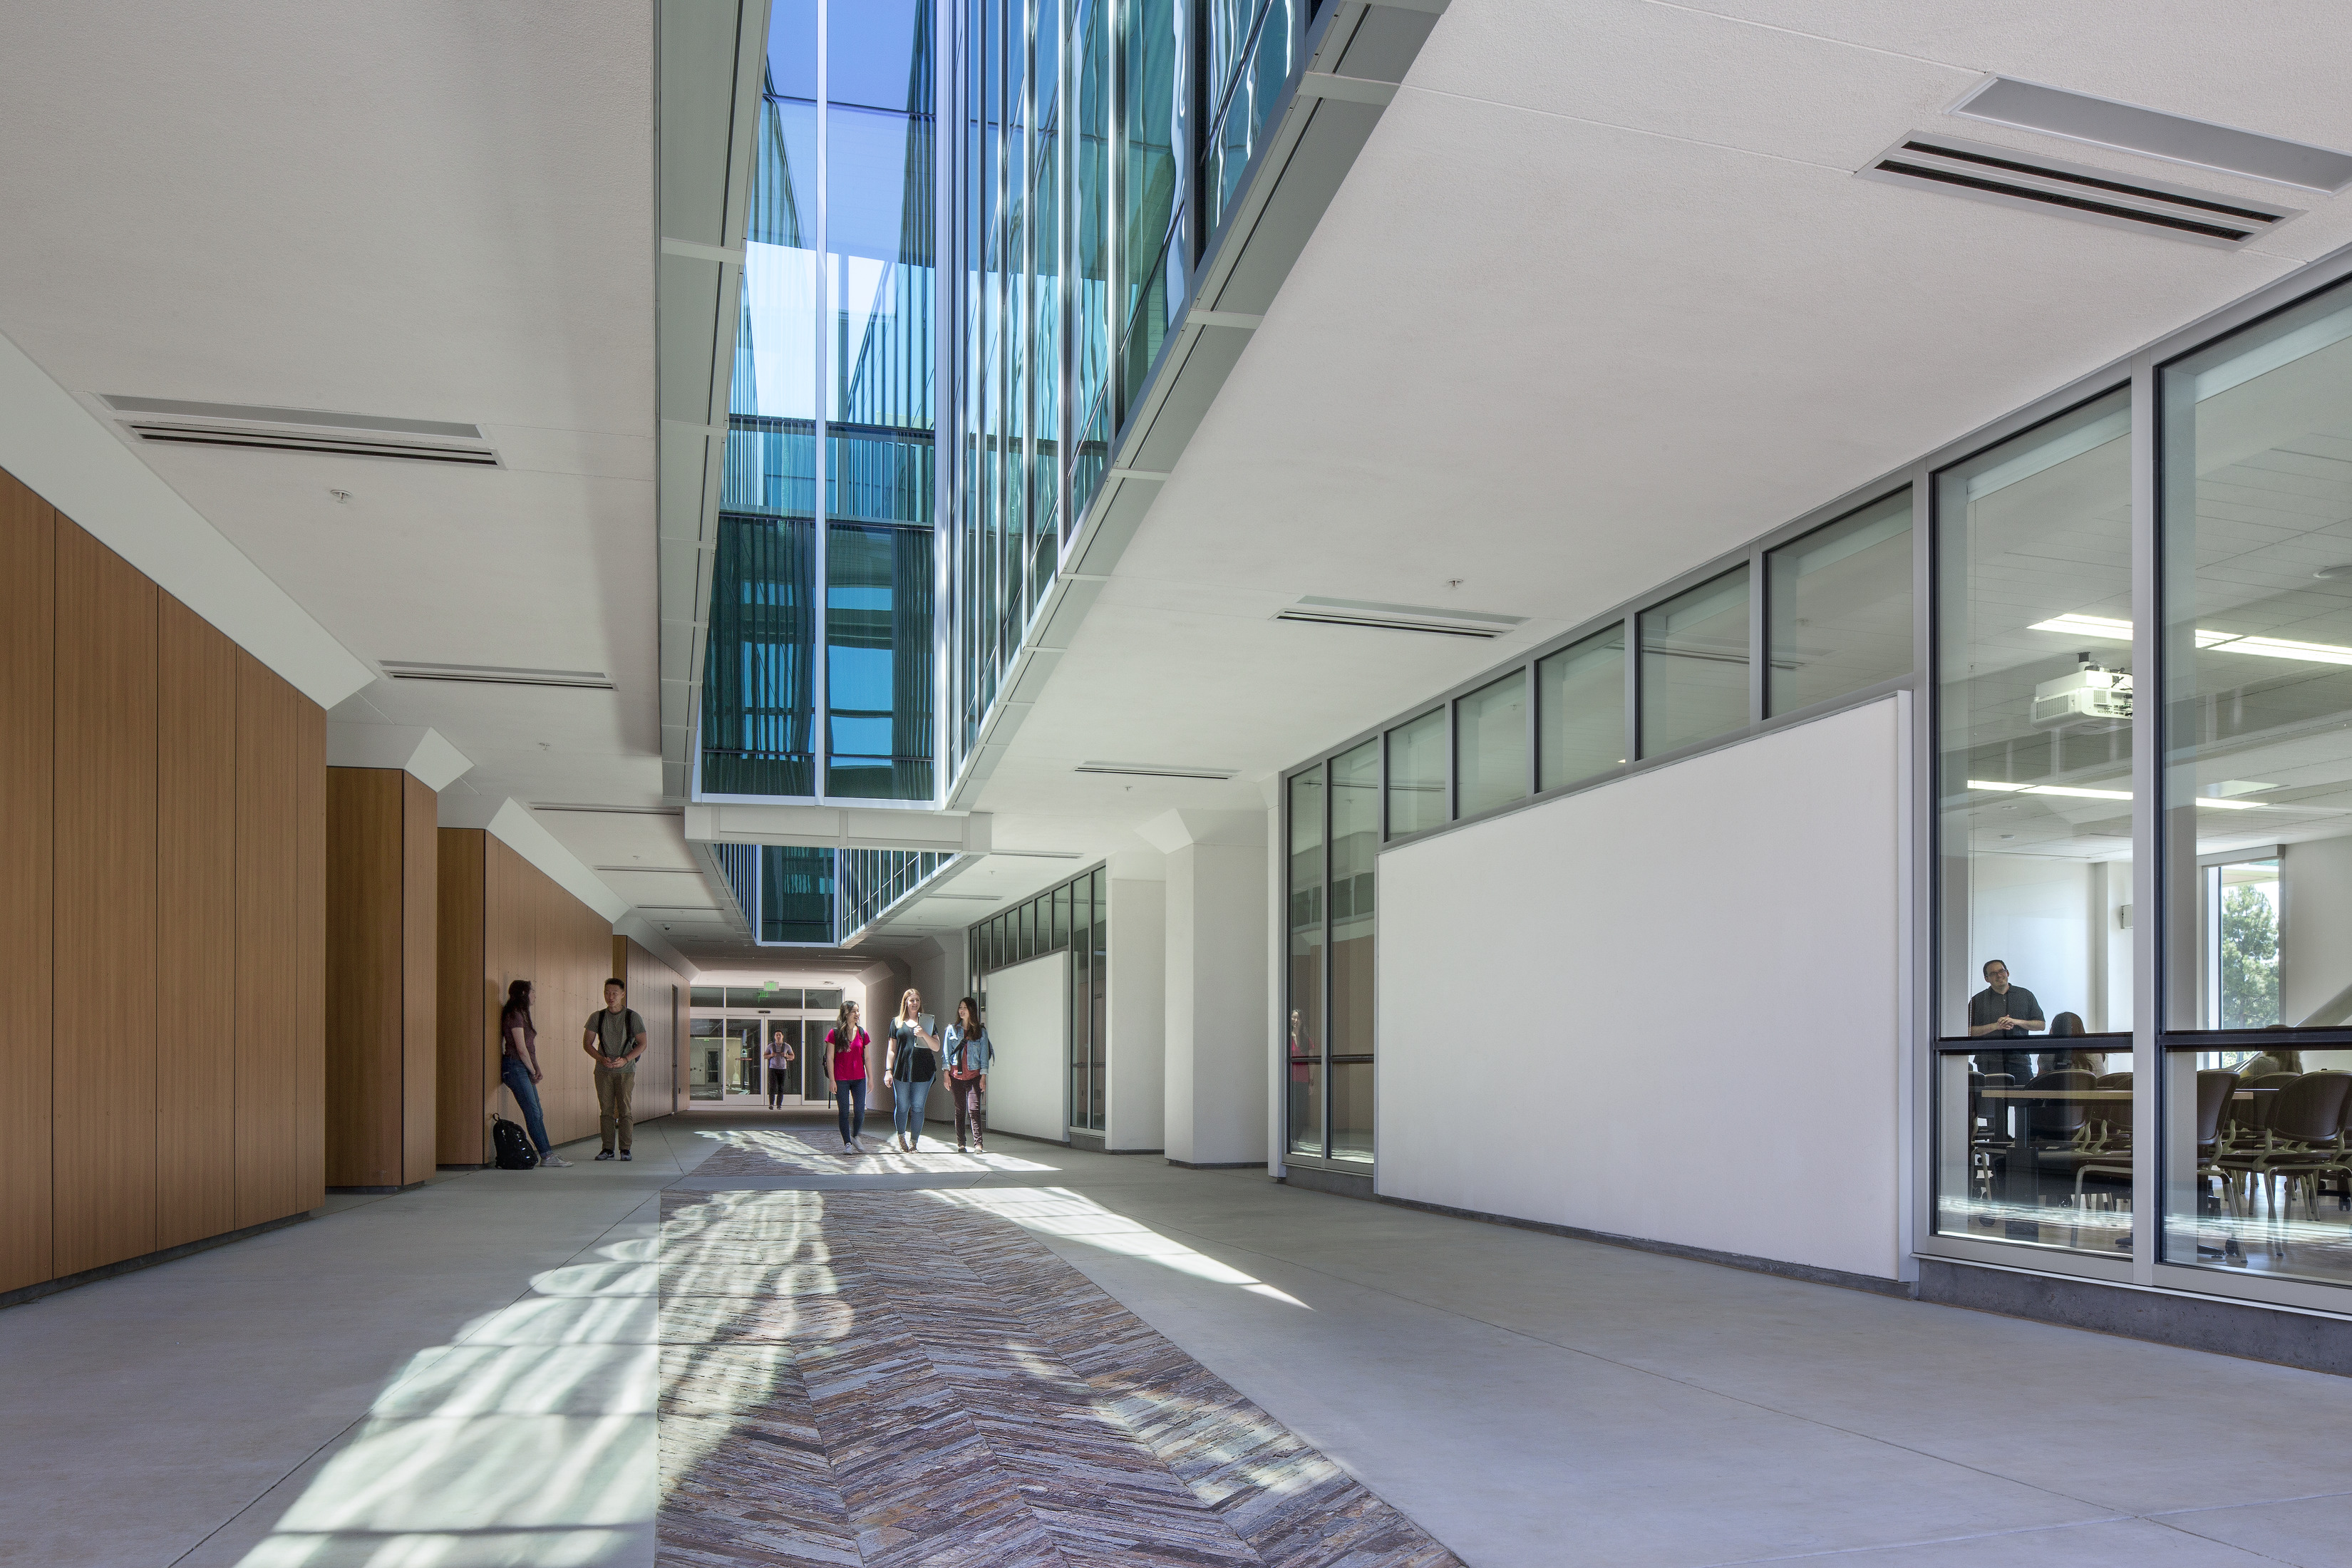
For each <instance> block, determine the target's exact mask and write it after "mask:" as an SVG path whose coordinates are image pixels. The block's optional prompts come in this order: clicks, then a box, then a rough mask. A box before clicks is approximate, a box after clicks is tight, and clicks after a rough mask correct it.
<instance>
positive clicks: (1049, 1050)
mask: <svg viewBox="0 0 2352 1568" xmlns="http://www.w3.org/2000/svg"><path fill="white" fill-rule="evenodd" d="M1069 996H1070V955H1069V953H1068V952H1049V953H1047V954H1045V956H1044V957H1043V958H1033V959H1030V960H1029V961H1028V962H1027V963H1016V964H1014V965H1013V967H1012V968H1010V969H1000V970H998V971H996V972H995V973H992V974H991V975H990V976H989V977H988V1032H989V1033H990V1034H991V1035H992V1036H993V1037H995V1040H996V1057H995V1060H994V1061H993V1063H992V1065H991V1066H990V1068H989V1069H988V1124H989V1126H990V1127H992V1128H997V1129H1001V1130H1003V1131H1006V1132H1018V1133H1021V1134H1022V1135H1023V1136H1024V1137H1029V1138H1050V1139H1052V1140H1054V1142H1057V1143H1058V1142H1063V1141H1065V1140H1066V1139H1067V1138H1068V1137H1069V1135H1070V1134H1069V1122H1068V1121H1066V1120H1065V1116H1066V1112H1065V1110H1064V1108H1063V1099H1064V1090H1065V1088H1066V1080H1067V1079H1068V1077H1069V1068H1068V1062H1069V1037H1068V1035H1067V1034H1066V1033H1065V1029H1066V1016H1067V1014H1068V1009H1069Z"/></svg>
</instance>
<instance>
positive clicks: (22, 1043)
mask: <svg viewBox="0 0 2352 1568" xmlns="http://www.w3.org/2000/svg"><path fill="white" fill-rule="evenodd" d="M325 770H326V716H325V714H324V713H323V712H322V711H320V709H319V707H318V706H317V704H315V703H312V702H310V700H307V699H305V698H304V697H302V696H301V694H300V693H299V692H297V691H296V690H295V689H293V688H292V687H291V686H289V685H288V684H287V683H286V682H285V681H284V680H283V679H280V678H279V677H278V676H277V675H276V674H275V673H273V672H272V671H270V670H269V669H268V668H266V667H264V666H263V665H261V664H260V663H259V662H258V661H257V660H256V659H254V658H252V657H251V656H250V655H248V654H247V653H245V652H244V651H243V650H242V649H240V648H238V647H236V645H235V644H234V643H232V642H230V641H229V640H228V638H226V637H224V636H223V635H222V634H221V633H219V632H218V631H216V630H215V629H214V628H213V627H212V626H210V625H209V624H207V623H206V622H205V621H204V620H203V619H202V618H201V617H199V616H196V615H195V614H194V613H193V612H192V611H190V610H189V609H188V608H187V607H186V606H185V605H182V604H181V603H180V602H179V601H178V600H176V599H174V598H173V597H172V596H171V595H168V594H166V593H163V591H162V590H160V589H158V588H157V587H156V586H155V584H153V583H152V581H150V580H149V579H148V578H147V577H146V576H145V575H144V574H142V573H140V572H139V571H137V570H136V569H134V568H133V567H132V566H131V564H130V563H128V562H126V561H124V560H123V559H122V558H121V556H119V555H117V554H115V553H114V552H112V551H110V550H109V549H108V548H106V546H105V545H103V544H101V543H100V542H98V541H97V540H96V539H94V538H92V537H91V536H90V535H89V533H88V532H86V531H83V530H82V529H81V528H79V527H78V526H76V525H75V524H74V523H73V522H72V521H70V520H69V519H67V518H64V517H61V516H59V515H58V513H57V512H56V511H55V510H52V509H51V508H50V507H49V506H48V505H47V503H46V502H45V501H43V500H41V498H40V497H39V496H37V495H36V494H35V493H34V492H32V491H31V490H29V489H26V487H24V486H23V485H21V484H19V483H18V482H17V481H16V480H15V479H12V478H10V477H8V476H7V475H5V474H0V873H5V886H6V888H7V889H8V897H7V898H6V899H5V900H0V921H5V922H6V923H5V931H0V940H5V942H6V943H7V947H6V951H7V952H9V954H10V963H8V964H7V965H5V966H0V1075H5V1079H4V1080H5V1082H6V1084H7V1085H8V1092H7V1093H6V1094H5V1095H0V1291H5V1290H11V1289H20V1288H22V1287H24V1286H27V1285H35V1284H38V1283H40V1282H42V1281H43V1280H47V1279H55V1278H58V1277H59V1276H63V1275H69V1274H76V1273H79V1272H81V1271H83V1270H85V1269H89V1268H100V1267H103V1266H105V1265H107V1264H110V1263H119V1262H122V1261H124V1260H126V1259H129V1258H138V1257H142V1256H143V1255H145V1254H148V1253H152V1252H156V1251H159V1250H162V1249H163V1248H165V1247H175V1246H179V1245H182V1244H184V1243H187V1242H192V1241H200V1240H203V1239H205V1238H206V1237H212V1236H217V1235H220V1234H222V1233H224V1232H226V1231H229V1230H232V1229H236V1228H238V1227H241V1226H249V1225H255V1224H259V1223H262V1222H264V1221H267V1220H273V1219H280V1218H284V1217H286V1216H287V1215H293V1214H299V1213H302V1212H304V1211H307V1210H309V1209H311V1208H315V1207H317V1206H318V1205H319V1203H320V1199H321V1197H322V1196H323V1176H324V1172H323V1165H322V1156H323V1142H322V1139H323V1134H324V1110H323V1096H324V1091H325V1080H324V1070H323V1069H324V1058H323V1050H322V1030H323V1025H324V1015H325V994H326V993H325V962H324V960H325V955H324V951H323V948H322V946H321V942H322V940H323V938H322V935H321V932H322V930H323V926H324V921H325V832H324V829H325V811H326V801H325Z"/></svg>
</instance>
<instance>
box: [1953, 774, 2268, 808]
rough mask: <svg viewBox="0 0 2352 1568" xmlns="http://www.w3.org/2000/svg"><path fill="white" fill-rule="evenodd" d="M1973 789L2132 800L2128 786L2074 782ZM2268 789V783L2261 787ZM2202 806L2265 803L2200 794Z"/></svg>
mask: <svg viewBox="0 0 2352 1568" xmlns="http://www.w3.org/2000/svg"><path fill="white" fill-rule="evenodd" d="M2260 787H2264V788H2267V787H2268V786H2267V785H2263V786H2260ZM1969 788H1970V789H1981V790H1990V791H1992V792H1993V793H1995V794H1998V795H2065V796H2068V797H2070V798H2072V799H2075V800H2129V799H2130V798H2131V797H2132V793H2131V791H2129V790H2127V789H2077V788H2075V787H2074V785H2072V784H2003V783H2000V782H1999V781H1998V780H1994V779H1970V780H1969ZM2197 804H2198V805H2210V806H2212V807H2213V808H2215V809H2216V810H2219V811H2263V810H2266V809H2267V806H2266V805H2265V804H2264V803H2263V802H2262V801H2259V800H2216V799H2215V798H2214V797H2212V796H2211V795H2199V796H2198V797H2197Z"/></svg>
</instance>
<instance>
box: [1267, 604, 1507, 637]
mask: <svg viewBox="0 0 2352 1568" xmlns="http://www.w3.org/2000/svg"><path fill="white" fill-rule="evenodd" d="M1274 618H1275V619H1276V620H1277V621H1305V622H1307V624H1308V625H1310V626H1370V627H1371V628H1373V629H1374V630H1376V631H1386V632H1434V633H1436V634H1437V635H1438V636H1439V637H1501V636H1502V635H1503V634H1504V633H1506V632H1507V631H1510V630H1511V629H1512V628H1513V627H1515V626H1523V625H1525V624H1526V622H1527V617H1526V616H1490V615H1486V614H1484V613H1482V612H1480V611H1476V610H1441V609H1436V608H1433V606H1431V605H1376V604H1371V603H1370V602H1368V601H1365V600H1362V599H1326V598H1323V597H1320V596H1319V595H1313V594H1309V595H1307V596H1306V597H1304V598H1302V599H1300V600H1299V601H1298V602H1297V604H1295V605H1287V606H1286V607H1285V608H1283V609H1280V610H1276V612H1275V615H1274Z"/></svg>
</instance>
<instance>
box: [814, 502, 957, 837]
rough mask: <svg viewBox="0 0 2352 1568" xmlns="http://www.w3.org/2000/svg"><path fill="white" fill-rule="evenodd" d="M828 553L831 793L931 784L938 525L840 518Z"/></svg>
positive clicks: (889, 791)
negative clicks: (934, 532)
mask: <svg viewBox="0 0 2352 1568" xmlns="http://www.w3.org/2000/svg"><path fill="white" fill-rule="evenodd" d="M830 539H831V545H830V548H829V550H828V552H827V553H826V557H825V576H826V579H827V587H826V603H825V708H826V717H827V724H828V727H829V733H828V736H827V739H828V742H829V750H830V752H831V757H830V761H829V762H828V763H827V764H826V769H825V789H826V793H827V794H830V795H845V796H853V797H866V798H883V799H892V800H924V799H928V798H929V796H930V793H931V649H932V632H933V627H932V618H931V534H930V531H929V529H915V528H883V527H865V528H861V527H849V526H845V525H843V524H835V526H834V527H833V528H832V530H831V531H830Z"/></svg>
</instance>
